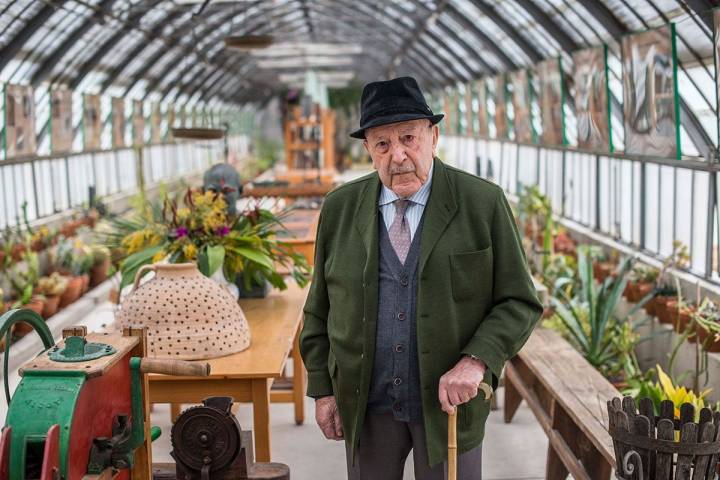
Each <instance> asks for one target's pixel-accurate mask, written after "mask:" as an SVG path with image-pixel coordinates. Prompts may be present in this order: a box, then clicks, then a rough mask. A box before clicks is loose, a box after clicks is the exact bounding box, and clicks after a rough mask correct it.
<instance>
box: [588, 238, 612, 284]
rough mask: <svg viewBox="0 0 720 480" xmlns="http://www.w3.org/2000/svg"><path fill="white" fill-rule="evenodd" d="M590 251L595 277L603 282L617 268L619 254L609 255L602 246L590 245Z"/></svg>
mask: <svg viewBox="0 0 720 480" xmlns="http://www.w3.org/2000/svg"><path fill="white" fill-rule="evenodd" d="M589 252H590V256H591V258H592V259H593V277H595V280H597V281H598V282H601V283H602V282H603V281H604V280H605V279H606V278H607V277H609V276H610V275H612V274H613V272H614V271H615V269H616V268H617V258H616V257H617V255H614V256H613V255H609V254H608V253H607V252H606V251H605V250H604V249H603V248H602V247H598V246H591V247H589Z"/></svg>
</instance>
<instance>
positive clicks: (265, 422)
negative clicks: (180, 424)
mask: <svg viewBox="0 0 720 480" xmlns="http://www.w3.org/2000/svg"><path fill="white" fill-rule="evenodd" d="M308 288H309V287H306V288H304V289H301V288H299V287H298V286H297V285H296V284H295V283H289V284H288V289H287V290H285V291H284V292H280V291H279V290H272V291H271V292H270V294H269V295H268V296H267V297H266V298H260V299H242V300H240V306H241V307H242V309H243V311H244V312H245V316H246V317H247V320H248V324H249V326H250V335H251V337H252V340H251V343H250V347H249V348H248V349H247V350H244V351H242V352H239V353H235V354H232V355H228V356H226V357H220V358H215V359H211V360H201V362H208V363H209V364H210V369H211V370H210V376H209V377H172V376H166V375H149V379H150V403H170V404H173V409H172V410H173V418H174V417H175V415H176V414H177V413H178V412H179V405H180V404H183V403H200V402H201V401H202V400H203V399H204V398H206V397H209V396H215V395H225V396H231V397H233V398H234V399H235V401H236V402H252V404H253V430H254V431H255V457H256V459H257V461H259V462H269V461H270V402H271V401H273V402H292V403H294V404H295V421H296V422H297V423H298V424H300V423H302V422H303V420H304V410H303V409H304V395H305V385H306V372H305V369H304V367H303V363H302V359H301V358H300V349H299V347H298V342H299V336H300V329H301V326H302V309H303V306H304V304H305V298H306V297H307V292H308ZM291 353H292V358H293V382H292V390H291V391H290V392H272V394H271V392H270V387H271V386H272V383H273V380H274V379H276V378H279V377H281V376H282V374H283V370H284V368H285V363H286V361H287V359H288V357H289V356H290V354H291Z"/></svg>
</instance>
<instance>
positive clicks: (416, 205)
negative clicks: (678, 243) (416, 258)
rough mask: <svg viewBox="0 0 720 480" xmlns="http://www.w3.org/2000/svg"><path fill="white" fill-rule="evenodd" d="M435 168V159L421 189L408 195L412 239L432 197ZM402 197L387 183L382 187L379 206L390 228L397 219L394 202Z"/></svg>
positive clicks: (407, 217)
mask: <svg viewBox="0 0 720 480" xmlns="http://www.w3.org/2000/svg"><path fill="white" fill-rule="evenodd" d="M434 168H435V161H434V160H433V163H432V164H431V165H430V171H429V172H428V178H427V181H426V182H425V183H424V184H423V186H422V187H420V190H418V191H417V192H415V193H413V194H412V195H410V196H409V197H408V200H410V203H409V204H408V206H407V209H406V210H405V220H406V221H407V222H408V226H409V227H410V241H412V240H413V238H415V231H416V230H417V227H418V225H420V219H421V218H422V214H423V212H424V211H425V205H426V204H427V201H428V198H429V197H430V186H431V184H432V175H433V169H434ZM399 198H400V197H399V196H398V195H397V194H396V193H395V192H393V191H392V190H390V189H389V188H388V187H386V186H385V185H382V186H381V187H380V199H379V201H378V206H379V208H380V213H382V216H383V220H384V222H385V227H386V228H387V229H388V230H390V225H392V223H393V220H395V205H394V204H393V202H394V201H395V200H397V199H399Z"/></svg>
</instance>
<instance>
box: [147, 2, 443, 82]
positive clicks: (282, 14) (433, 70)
mask: <svg viewBox="0 0 720 480" xmlns="http://www.w3.org/2000/svg"><path fill="white" fill-rule="evenodd" d="M323 14H325V12H323ZM284 15H287V13H281V14H277V15H274V16H273V18H277V17H279V16H280V17H281V16H284ZM327 16H328V17H329V14H327ZM266 24H267V23H266ZM413 57H414V56H413ZM415 60H417V59H415ZM435 68H437V67H435ZM428 71H429V72H435V69H430V70H428ZM186 74H187V70H186V72H184V73H183V75H182V76H185V75H186ZM162 76H163V75H160V76H158V77H159V78H160V77H162ZM446 80H447V81H451V79H450V78H449V77H448V78H447V79H446ZM154 87H155V85H154V84H153V85H151V86H149V87H148V91H147V93H146V94H149V92H150V91H151V90H152V89H153V88H154ZM168 91H169V90H168Z"/></svg>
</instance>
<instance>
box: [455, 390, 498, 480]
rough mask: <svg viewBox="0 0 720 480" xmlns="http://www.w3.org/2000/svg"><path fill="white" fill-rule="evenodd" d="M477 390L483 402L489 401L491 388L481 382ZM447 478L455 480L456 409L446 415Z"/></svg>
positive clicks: (491, 393)
mask: <svg viewBox="0 0 720 480" xmlns="http://www.w3.org/2000/svg"><path fill="white" fill-rule="evenodd" d="M478 388H479V389H480V391H481V392H482V394H483V395H484V397H485V401H486V402H488V401H490V399H491V398H492V395H493V390H492V387H491V386H490V385H488V384H487V383H485V382H482V383H481V384H480V385H478ZM447 478H448V480H457V407H456V408H455V409H454V410H453V412H452V413H450V414H448V459H447Z"/></svg>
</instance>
